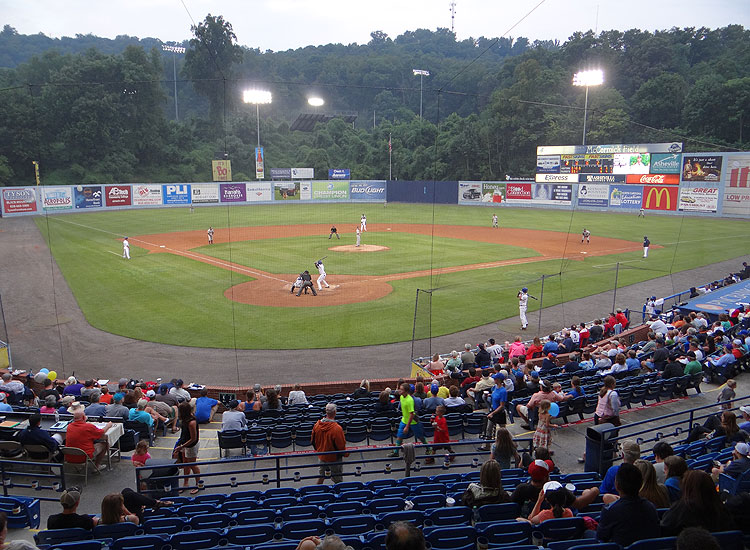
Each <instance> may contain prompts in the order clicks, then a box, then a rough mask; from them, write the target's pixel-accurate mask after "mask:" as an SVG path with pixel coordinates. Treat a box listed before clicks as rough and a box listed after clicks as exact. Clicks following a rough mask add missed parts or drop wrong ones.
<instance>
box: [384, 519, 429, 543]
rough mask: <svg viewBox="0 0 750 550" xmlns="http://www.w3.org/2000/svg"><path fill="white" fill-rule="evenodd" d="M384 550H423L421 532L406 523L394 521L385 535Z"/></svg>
mask: <svg viewBox="0 0 750 550" xmlns="http://www.w3.org/2000/svg"><path fill="white" fill-rule="evenodd" d="M385 548H386V550H425V540H424V535H423V534H422V530H421V529H418V528H417V527H416V526H415V525H414V524H413V523H411V522H407V521H394V522H393V523H391V525H390V526H389V527H388V532H387V533H386V535H385Z"/></svg>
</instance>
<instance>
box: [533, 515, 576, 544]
mask: <svg viewBox="0 0 750 550" xmlns="http://www.w3.org/2000/svg"><path fill="white" fill-rule="evenodd" d="M585 529H586V526H585V524H584V521H583V518H582V517H574V518H553V519H548V520H546V521H543V522H542V523H540V524H539V530H540V531H541V532H542V535H543V536H544V540H545V541H554V540H569V539H577V538H579V537H581V535H583V532H584V530H585Z"/></svg>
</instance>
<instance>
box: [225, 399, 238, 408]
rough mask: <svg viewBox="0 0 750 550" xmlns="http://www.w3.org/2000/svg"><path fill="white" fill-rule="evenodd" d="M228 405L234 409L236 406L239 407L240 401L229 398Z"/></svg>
mask: <svg viewBox="0 0 750 550" xmlns="http://www.w3.org/2000/svg"><path fill="white" fill-rule="evenodd" d="M228 406H229V408H230V409H236V408H237V407H239V406H240V402H239V401H237V400H236V399H232V400H231V401H230V402H229V405H228Z"/></svg>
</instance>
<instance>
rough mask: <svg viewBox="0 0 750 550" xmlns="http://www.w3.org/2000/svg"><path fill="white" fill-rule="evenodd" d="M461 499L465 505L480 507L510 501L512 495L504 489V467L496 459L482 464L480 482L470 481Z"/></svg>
mask: <svg viewBox="0 0 750 550" xmlns="http://www.w3.org/2000/svg"><path fill="white" fill-rule="evenodd" d="M461 501H462V502H463V505H464V506H472V507H477V508H478V507H480V506H484V505H485V504H502V503H504V502H510V501H511V500H510V496H508V493H507V492H506V491H505V489H503V478H502V469H501V467H500V464H498V463H497V461H495V460H492V459H490V460H488V461H487V462H485V463H484V464H482V469H481V470H480V471H479V483H470V484H469V486H468V487H467V488H466V490H465V491H464V494H463V496H462V497H461Z"/></svg>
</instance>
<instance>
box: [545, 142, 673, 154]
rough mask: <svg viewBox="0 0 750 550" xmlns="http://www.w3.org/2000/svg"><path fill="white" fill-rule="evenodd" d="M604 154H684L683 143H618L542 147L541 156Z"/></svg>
mask: <svg viewBox="0 0 750 550" xmlns="http://www.w3.org/2000/svg"><path fill="white" fill-rule="evenodd" d="M604 153H682V143H679V142H672V143H616V144H612V145H541V146H539V147H537V148H536V154H537V156H539V155H580V154H586V155H595V154H604Z"/></svg>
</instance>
